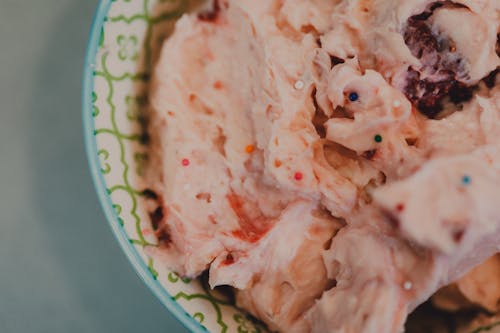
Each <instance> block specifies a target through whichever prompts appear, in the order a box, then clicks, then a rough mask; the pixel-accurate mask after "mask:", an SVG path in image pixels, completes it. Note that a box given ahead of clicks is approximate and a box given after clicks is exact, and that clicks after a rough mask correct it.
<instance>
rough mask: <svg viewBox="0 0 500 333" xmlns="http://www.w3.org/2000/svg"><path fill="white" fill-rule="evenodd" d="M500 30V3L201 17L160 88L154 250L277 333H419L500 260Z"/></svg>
mask: <svg viewBox="0 0 500 333" xmlns="http://www.w3.org/2000/svg"><path fill="white" fill-rule="evenodd" d="M499 24H500V2H498V1H496V0H481V1H478V0H474V1H472V0H458V1H455V2H451V1H441V2H433V1H422V0H418V1H417V0H405V1H397V2H394V1H381V0H373V1H362V0H344V1H341V0H338V1H324V0H238V1H237V0H231V1H229V0H228V1H216V2H215V3H213V4H209V6H208V7H207V9H206V10H205V11H203V12H201V13H200V14H191V15H185V16H184V17H182V18H181V19H180V20H179V22H178V23H177V26H176V29H175V33H174V34H173V35H172V36H171V37H170V38H169V39H168V41H167V42H166V43H165V46H164V48H163V52H162V55H161V57H160V60H159V63H158V65H157V67H156V71H155V76H154V77H155V79H154V82H153V90H152V98H151V102H152V109H153V111H152V114H151V119H150V120H151V121H150V123H151V126H150V133H151V137H152V151H151V163H150V164H151V168H150V172H151V188H152V190H153V191H154V192H155V193H157V194H158V196H157V198H156V199H157V200H158V201H159V203H160V211H156V214H153V215H152V217H153V218H154V220H155V221H154V222H155V224H157V226H156V227H157V234H158V235H159V236H160V240H161V243H160V244H161V246H160V247H158V248H151V249H149V251H150V253H151V254H152V255H154V256H155V257H157V258H158V260H161V262H162V263H163V264H164V265H166V266H168V267H169V268H171V269H174V270H176V271H177V272H179V273H180V274H182V275H185V276H190V277H196V276H198V275H200V274H201V273H202V272H204V271H205V270H208V271H209V279H210V284H211V286H213V287H215V286H218V285H229V286H233V287H234V288H235V289H236V291H237V294H236V299H237V303H238V305H239V306H241V307H243V308H245V309H246V310H248V311H249V312H250V313H252V314H254V315H255V316H256V317H258V318H259V319H261V320H262V321H264V322H265V323H266V324H267V325H268V326H269V328H270V329H272V330H279V331H280V332H321V333H324V332H332V333H333V332H335V333H351V332H356V333H358V332H363V333H364V332H367V333H371V332H373V333H380V332H387V333H391V332H394V333H396V332H401V331H402V329H403V325H404V322H405V319H406V317H407V315H408V313H409V312H410V311H412V310H413V309H414V308H415V307H416V306H417V305H419V304H420V303H422V302H424V301H425V300H426V299H428V298H429V297H430V296H431V295H432V294H433V293H434V292H435V291H436V290H438V288H440V287H441V286H444V285H446V284H448V283H450V282H453V281H454V280H456V279H458V278H460V277H461V276H463V275H464V274H465V273H467V272H468V271H469V270H471V269H472V268H474V267H475V266H476V265H477V264H479V263H481V262H483V261H485V260H486V259H488V258H489V257H491V256H492V255H494V254H495V253H497V252H500V241H499V240H500V139H499V137H500V85H499V84H498V83H497V82H495V75H494V74H491V75H490V73H492V72H493V71H495V70H496V69H497V68H498V67H499V66H500V58H499V56H498V54H497V50H498V45H497V38H498V37H497V34H498V33H499ZM488 75H490V78H489V81H487V82H488V86H487V85H486V84H485V82H483V81H482V80H483V79H484V78H486V77H487V76H488ZM481 274H483V275H484V270H483V271H482V273H481ZM486 275H487V274H486ZM467 288H469V289H467ZM467 288H465V287H464V290H465V289H467V291H466V292H469V293H474V291H473V290H474V287H473V283H472V286H471V284H469V285H468V287H467ZM492 302H493V301H492V300H488V301H485V304H487V305H488V306H492V305H491V304H492Z"/></svg>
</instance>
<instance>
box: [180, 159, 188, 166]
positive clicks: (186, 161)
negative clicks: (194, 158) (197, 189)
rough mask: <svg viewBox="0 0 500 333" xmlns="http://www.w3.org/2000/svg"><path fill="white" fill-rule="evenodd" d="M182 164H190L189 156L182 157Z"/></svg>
mask: <svg viewBox="0 0 500 333" xmlns="http://www.w3.org/2000/svg"><path fill="white" fill-rule="evenodd" d="M182 165H183V166H188V165H189V160H188V159H187V158H184V159H182Z"/></svg>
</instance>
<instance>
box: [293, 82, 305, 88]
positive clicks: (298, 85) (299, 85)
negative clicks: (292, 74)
mask: <svg viewBox="0 0 500 333" xmlns="http://www.w3.org/2000/svg"><path fill="white" fill-rule="evenodd" d="M293 87H294V88H295V89H297V90H301V89H302V88H304V82H303V81H301V80H299V81H297V82H295V85H294V86H293Z"/></svg>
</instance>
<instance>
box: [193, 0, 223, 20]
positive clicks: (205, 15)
mask: <svg viewBox="0 0 500 333" xmlns="http://www.w3.org/2000/svg"><path fill="white" fill-rule="evenodd" d="M220 10H221V7H220V4H219V0H214V1H213V2H212V8H211V9H209V10H205V11H203V12H201V13H199V14H198V19H200V20H201V21H206V22H215V20H217V17H218V16H219V13H220Z"/></svg>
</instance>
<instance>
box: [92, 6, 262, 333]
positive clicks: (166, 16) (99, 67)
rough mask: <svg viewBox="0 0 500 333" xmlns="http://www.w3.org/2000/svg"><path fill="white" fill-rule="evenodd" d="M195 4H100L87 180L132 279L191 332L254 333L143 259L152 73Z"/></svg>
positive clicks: (220, 301) (197, 289)
mask: <svg viewBox="0 0 500 333" xmlns="http://www.w3.org/2000/svg"><path fill="white" fill-rule="evenodd" d="M199 3H200V0H101V1H100V3H99V5H98V8H97V12H96V14H95V17H94V22H93V24H92V28H91V33H90V38H89V42H88V47H87V55H86V60H85V64H84V79H83V80H84V81H83V131H84V137H85V145H86V150H87V156H88V161H89V165H90V170H91V174H92V177H93V181H94V184H95V188H96V191H97V195H98V197H99V200H100V203H101V205H102V208H103V210H104V212H105V215H106V218H107V221H108V223H109V225H110V226H111V229H112V231H113V233H114V235H115V236H116V239H117V240H118V242H119V244H120V245H121V248H122V249H123V252H124V253H125V255H126V256H127V257H128V259H129V261H130V263H131V264H132V266H133V267H134V268H135V271H136V272H137V274H138V275H139V276H140V277H141V279H142V280H143V281H144V283H145V284H146V285H147V286H148V287H149V289H151V291H152V292H153V294H154V295H155V296H156V297H157V298H158V299H159V300H160V301H161V303H163V304H164V305H165V307H166V308H167V310H168V311H170V312H171V313H172V314H173V315H174V316H175V317H176V318H177V319H178V320H179V321H181V322H182V323H183V324H184V325H185V327H186V328H187V329H188V330H190V331H191V332H196V333H199V332H207V331H209V332H223V333H224V332H225V333H232V332H238V333H256V332H263V329H262V328H261V327H259V326H258V325H256V324H254V323H253V322H252V321H251V320H250V319H249V317H248V316H247V315H246V314H245V313H244V312H243V311H241V310H239V309H237V308H236V307H234V306H233V305H232V304H231V302H230V300H229V299H228V297H225V296H224V295H223V294H220V293H217V292H214V291H212V290H210V288H208V286H207V284H206V283H204V282H203V281H201V280H189V279H185V278H182V277H180V276H178V275H177V274H176V273H175V272H173V271H169V270H168V269H167V268H166V267H164V266H162V265H161V264H160V263H158V262H155V260H154V259H153V258H152V257H150V256H148V253H147V248H148V247H149V246H155V244H156V239H155V236H154V233H153V232H152V227H151V222H150V219H149V217H148V214H147V213H146V212H145V211H144V209H143V206H142V201H143V199H144V198H143V196H144V195H143V191H144V188H143V185H142V184H143V180H142V177H143V174H144V164H145V162H146V160H147V144H146V141H147V140H146V139H147V136H146V135H144V131H143V127H144V126H143V120H144V117H143V112H144V109H145V108H146V107H147V93H148V85H149V80H150V77H151V70H152V68H154V63H155V61H156V59H157V57H158V52H159V50H160V48H161V46H162V43H163V41H164V40H165V38H168V36H169V34H171V32H172V31H173V28H174V25H175V21H176V20H177V19H178V18H179V17H180V16H181V15H182V14H184V13H185V12H187V11H189V10H191V9H192V8H193V7H194V6H196V5H198V4H199Z"/></svg>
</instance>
